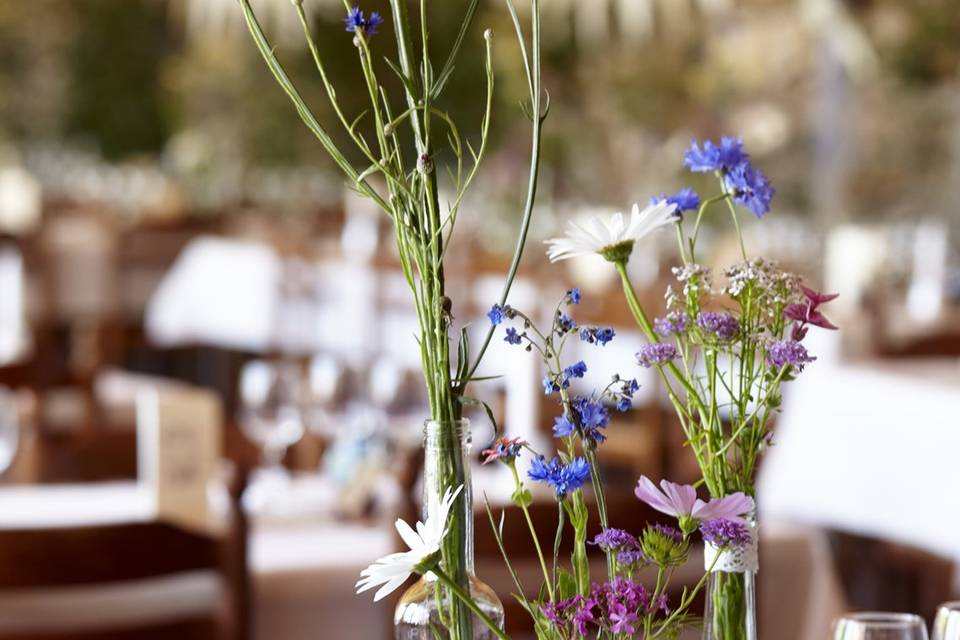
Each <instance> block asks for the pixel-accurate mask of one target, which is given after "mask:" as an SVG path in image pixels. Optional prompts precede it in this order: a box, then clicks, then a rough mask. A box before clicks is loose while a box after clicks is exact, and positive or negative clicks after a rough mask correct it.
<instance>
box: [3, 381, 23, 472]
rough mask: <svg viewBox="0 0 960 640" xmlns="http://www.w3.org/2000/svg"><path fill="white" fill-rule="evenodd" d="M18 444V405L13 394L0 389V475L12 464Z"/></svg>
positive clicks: (4, 388) (8, 390)
mask: <svg viewBox="0 0 960 640" xmlns="http://www.w3.org/2000/svg"><path fill="white" fill-rule="evenodd" d="M19 444H20V417H19V404H18V402H17V396H16V394H15V393H13V392H12V391H10V389H7V388H6V387H0V474H2V473H4V472H5V471H6V470H7V469H9V468H10V465H11V464H13V459H14V458H15V457H16V455H17V448H18V446H19Z"/></svg>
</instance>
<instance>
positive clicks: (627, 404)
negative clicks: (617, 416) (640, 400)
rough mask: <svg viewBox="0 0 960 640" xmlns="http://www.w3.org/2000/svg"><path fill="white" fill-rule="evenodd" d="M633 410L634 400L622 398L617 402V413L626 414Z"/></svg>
mask: <svg viewBox="0 0 960 640" xmlns="http://www.w3.org/2000/svg"><path fill="white" fill-rule="evenodd" d="M632 408H633V400H632V399H630V398H620V399H619V400H617V411H619V412H620V413H624V412H625V411H630V409H632Z"/></svg>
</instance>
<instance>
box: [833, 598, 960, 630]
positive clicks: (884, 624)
mask: <svg viewBox="0 0 960 640" xmlns="http://www.w3.org/2000/svg"><path fill="white" fill-rule="evenodd" d="M957 604H960V602H958V603H957ZM841 624H854V625H863V624H870V625H871V626H873V627H874V628H877V627H879V628H881V629H909V628H911V627H915V626H917V625H922V626H923V627H924V628H926V622H924V620H923V618H921V617H920V616H918V615H916V614H913V613H891V612H886V611H863V612H859V613H848V614H845V615H842V616H840V617H839V618H837V626H839V625H841Z"/></svg>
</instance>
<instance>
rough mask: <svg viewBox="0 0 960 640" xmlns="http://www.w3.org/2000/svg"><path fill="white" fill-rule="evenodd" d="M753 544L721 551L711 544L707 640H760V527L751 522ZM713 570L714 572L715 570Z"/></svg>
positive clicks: (705, 625)
mask: <svg viewBox="0 0 960 640" xmlns="http://www.w3.org/2000/svg"><path fill="white" fill-rule="evenodd" d="M748 525H749V527H750V532H751V543H750V544H749V545H747V546H745V547H743V548H741V549H737V550H736V551H718V550H717V549H716V548H714V547H713V546H712V545H710V544H709V543H708V544H707V545H706V548H705V549H704V564H705V566H706V568H707V569H708V570H710V571H711V572H710V577H709V578H708V580H707V594H706V599H707V604H706V610H705V612H704V616H703V639H704V640H757V601H756V584H755V583H756V576H757V571H758V569H759V562H758V555H757V523H756V520H755V519H753V518H751V519H749V520H748ZM711 567H712V569H711Z"/></svg>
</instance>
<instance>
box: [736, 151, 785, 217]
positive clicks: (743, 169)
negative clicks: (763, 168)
mask: <svg viewBox="0 0 960 640" xmlns="http://www.w3.org/2000/svg"><path fill="white" fill-rule="evenodd" d="M724 184H726V186H727V189H729V190H730V191H732V192H733V200H734V202H737V203H738V204H742V205H743V206H745V207H746V208H747V209H750V211H752V212H753V214H754V215H755V216H757V217H758V218H762V217H763V216H764V215H765V214H766V213H767V212H768V211H770V201H771V200H773V195H774V193H776V191H775V190H774V188H773V187H772V186H771V185H770V180H768V179H767V177H766V176H764V175H763V174H762V173H760V170H759V169H757V168H756V167H754V166H753V165H752V164H750V163H749V162H744V163H741V164H739V165H737V166H736V167H734V168H733V169H731V170H730V172H729V173H727V175H726V177H725V178H724Z"/></svg>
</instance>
